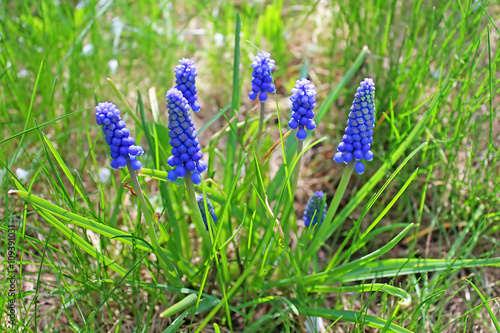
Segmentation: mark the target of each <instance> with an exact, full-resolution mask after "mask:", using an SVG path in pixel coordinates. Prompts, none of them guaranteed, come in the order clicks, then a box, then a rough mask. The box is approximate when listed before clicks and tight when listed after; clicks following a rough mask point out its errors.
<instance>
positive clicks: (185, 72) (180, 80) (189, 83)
mask: <svg viewBox="0 0 500 333" xmlns="http://www.w3.org/2000/svg"><path fill="white" fill-rule="evenodd" d="M197 75H198V71H197V70H196V67H195V66H194V62H193V61H192V60H190V59H188V58H184V59H181V60H179V65H177V66H176V67H175V84H176V86H175V87H176V88H177V89H179V90H180V91H181V92H182V96H184V98H185V99H186V100H187V101H188V103H189V105H190V106H191V109H193V111H194V112H198V111H200V105H198V102H197V100H198V95H197V91H196V76H197Z"/></svg>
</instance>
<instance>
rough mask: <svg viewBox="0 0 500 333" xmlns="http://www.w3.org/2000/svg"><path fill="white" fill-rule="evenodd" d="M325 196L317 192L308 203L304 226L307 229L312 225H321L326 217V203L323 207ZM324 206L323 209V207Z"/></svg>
mask: <svg viewBox="0 0 500 333" xmlns="http://www.w3.org/2000/svg"><path fill="white" fill-rule="evenodd" d="M324 196H325V194H324V193H323V192H322V191H318V192H315V193H314V194H313V195H312V196H311V198H309V201H307V205H306V210H305V212H304V224H305V225H306V227H309V225H310V224H311V223H312V224H313V225H315V224H316V223H318V221H319V224H320V225H321V224H322V223H323V220H324V219H325V217H326V203H325V205H324V206H323V198H324ZM322 206H323V209H321V207H322Z"/></svg>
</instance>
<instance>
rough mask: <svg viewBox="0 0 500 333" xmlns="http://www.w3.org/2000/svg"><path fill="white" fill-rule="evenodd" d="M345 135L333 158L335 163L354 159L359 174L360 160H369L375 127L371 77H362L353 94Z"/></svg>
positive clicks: (363, 168) (373, 90)
mask: <svg viewBox="0 0 500 333" xmlns="http://www.w3.org/2000/svg"><path fill="white" fill-rule="evenodd" d="M354 97H355V98H354V101H353V102H352V106H351V112H349V120H347V127H346V129H345V135H344V136H343V137H342V142H341V143H339V146H338V148H337V150H338V152H337V153H336V154H335V157H334V158H333V160H334V161H335V162H337V163H342V162H344V163H349V162H351V161H352V160H353V159H354V160H356V165H355V166H354V169H355V170H356V172H357V173H359V174H360V175H361V174H363V172H364V171H365V165H364V164H363V162H362V161H361V160H365V161H371V160H372V159H373V152H372V151H371V150H370V148H371V143H372V141H373V128H374V127H375V83H374V82H373V79H370V78H368V79H364V80H363V81H362V82H361V83H360V85H359V88H358V89H357V91H356V94H355V95H354Z"/></svg>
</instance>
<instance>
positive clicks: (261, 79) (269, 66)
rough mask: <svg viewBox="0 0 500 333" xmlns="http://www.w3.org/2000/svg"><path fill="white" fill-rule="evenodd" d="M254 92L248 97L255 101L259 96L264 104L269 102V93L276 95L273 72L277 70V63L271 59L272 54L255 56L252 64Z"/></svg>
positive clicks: (263, 53) (265, 53)
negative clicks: (266, 101)
mask: <svg viewBox="0 0 500 333" xmlns="http://www.w3.org/2000/svg"><path fill="white" fill-rule="evenodd" d="M251 66H252V68H253V73H252V91H251V92H250V93H249V94H248V97H249V98H250V99H251V100H252V101H254V100H255V99H257V96H259V100H260V101H261V102H264V101H265V100H267V93H271V94H272V93H274V92H275V91H276V89H275V87H274V84H273V77H272V76H271V73H272V71H273V70H274V68H275V66H276V65H275V62H274V60H273V59H271V54H269V53H267V52H261V53H259V54H257V55H256V56H255V59H254V60H253V62H252V65H251Z"/></svg>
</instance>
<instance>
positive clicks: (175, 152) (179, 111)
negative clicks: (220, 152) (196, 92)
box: [167, 88, 211, 257]
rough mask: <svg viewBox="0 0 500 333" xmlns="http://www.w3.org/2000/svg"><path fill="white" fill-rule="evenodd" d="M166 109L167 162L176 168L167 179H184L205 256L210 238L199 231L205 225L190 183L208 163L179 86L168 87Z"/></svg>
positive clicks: (199, 179)
mask: <svg viewBox="0 0 500 333" xmlns="http://www.w3.org/2000/svg"><path fill="white" fill-rule="evenodd" d="M167 108H168V129H169V133H168V135H169V137H170V145H171V146H172V156H170V157H169V158H168V160H167V163H168V165H169V166H171V167H174V168H175V169H173V170H170V171H169V172H168V176H167V179H168V180H169V181H171V182H174V181H176V180H177V178H184V182H185V184H186V190H187V194H188V205H189V206H190V209H191V212H192V214H193V215H194V222H195V224H196V227H197V229H198V230H199V232H200V233H202V236H203V237H202V239H203V251H204V256H205V257H206V256H208V253H209V250H210V246H211V244H210V238H209V237H208V236H209V235H208V233H207V232H206V231H202V229H205V227H204V223H203V219H202V216H201V214H200V209H199V208H198V205H197V201H196V194H195V191H194V186H193V183H195V184H197V185H199V184H201V175H200V173H201V172H204V171H205V170H207V164H206V163H205V162H204V161H202V160H201V158H202V157H203V154H202V152H201V148H200V141H199V140H198V138H197V133H196V131H195V128H194V123H193V120H192V119H191V114H190V112H189V104H188V101H187V100H186V99H185V98H184V96H182V92H181V91H180V90H179V89H177V88H171V89H169V90H168V92H167ZM188 174H190V175H188ZM186 176H187V177H186Z"/></svg>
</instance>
